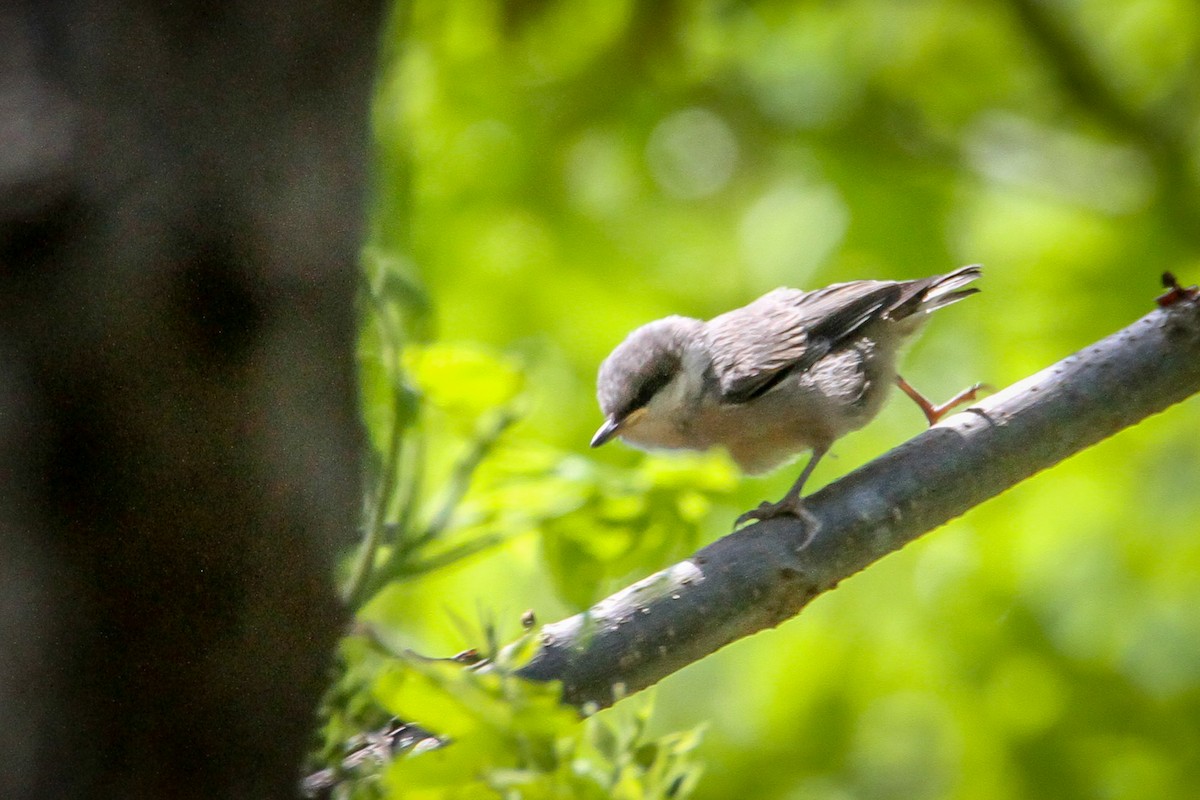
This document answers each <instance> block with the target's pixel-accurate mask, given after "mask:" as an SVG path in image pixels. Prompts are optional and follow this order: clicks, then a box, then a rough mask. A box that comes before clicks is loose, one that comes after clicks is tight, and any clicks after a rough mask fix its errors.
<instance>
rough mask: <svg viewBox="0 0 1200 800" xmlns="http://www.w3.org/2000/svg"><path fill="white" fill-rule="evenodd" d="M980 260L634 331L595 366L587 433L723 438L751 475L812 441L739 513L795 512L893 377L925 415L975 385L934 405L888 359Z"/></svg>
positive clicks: (682, 441) (660, 443) (947, 406)
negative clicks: (596, 418) (778, 481)
mask: <svg viewBox="0 0 1200 800" xmlns="http://www.w3.org/2000/svg"><path fill="white" fill-rule="evenodd" d="M981 270H982V268H981V266H980V265H978V264H972V265H969V266H965V267H960V268H959V269H956V270H954V271H952V272H948V273H946V274H944V275H934V276H931V277H928V278H921V279H918V280H906V281H877V280H858V281H850V282H847V283H835V284H832V285H830V286H826V287H824V288H822V289H815V290H812V291H803V290H800V289H790V288H786V287H783V288H779V289H775V290H774V291H771V292H768V293H767V294H764V295H763V296H762V297H759V298H758V299H757V300H754V301H752V302H751V303H749V304H747V305H745V306H742V307H741V308H737V309H734V310H732V311H729V312H726V313H724V314H721V315H719V316H717V317H714V318H712V319H710V320H707V321H704V320H700V319H694V318H691V317H684V316H669V317H665V318H664V319H659V320H655V321H653V322H649V323H647V324H645V325H642V326H641V327H639V328H637V329H636V330H634V331H633V332H632V333H630V334H629V335H628V336H627V337H626V338H625V340H624V341H622V342H621V343H620V344H619V345H617V347H616V348H615V349H614V350H613V351H612V352H611V353H610V354H609V355H608V357H607V358H605V359H604V361H603V362H602V363H601V365H600V370H599V374H598V376H597V381H596V396H597V400H598V401H599V404H600V409H601V411H602V412H603V414H604V422H603V424H601V425H600V428H599V429H598V430H597V431H596V434H595V435H594V436H593V437H592V440H591V446H592V447H599V446H601V445H603V444H604V443H606V442H608V441H610V440H612V439H613V438H620V439H621V440H622V441H624V442H625V443H627V444H629V445H632V446H633V447H636V448H639V449H643V450H660V449H666V450H678V449H685V450H708V449H711V448H714V447H723V448H724V449H725V450H726V451H728V453H729V455H730V456H731V457H732V458H733V460H734V461H735V462H736V463H737V464H738V466H739V468H740V469H741V470H742V471H743V472H745V473H747V474H751V475H757V474H762V473H765V472H769V471H771V470H774V469H777V468H779V467H780V466H782V465H784V464H786V463H788V462H790V461H792V460H794V459H795V458H797V457H798V456H799V455H800V454H802V453H803V452H804V451H806V450H807V451H811V456H810V458H809V460H808V463H807V464H806V465H805V466H804V469H803V470H802V471H801V473H800V476H799V477H798V478H797V479H796V482H795V483H794V484H793V485H792V487H791V488H790V489H789V490H788V492H787V494H786V495H784V497H783V498H782V499H781V500H779V501H778V502H763V503H762V504H761V505H759V506H758V507H757V508H756V509H753V510H751V511H748V512H746V513H745V514H743V515H741V517H739V518H738V520H737V523H736V525H735V527H736V526H740V525H743V524H745V523H747V522H750V521H752V520H760V521H761V520H767V519H772V518H775V517H779V516H783V515H790V516H794V517H801V518H803V517H804V516H806V512H805V509H804V499H803V495H802V492H803V490H804V485H805V482H806V481H807V480H808V478H809V476H810V475H811V474H812V471H813V469H814V468H815V467H816V466H817V463H818V462H820V460H821V459H822V458H823V457H824V456H825V454H826V453H827V452H829V449H830V447H831V446H832V445H833V443H834V442H835V441H836V440H837V439H839V438H840V437H841V436H843V435H845V434H846V433H849V432H851V431H855V430H858V429H859V428H862V427H863V426H864V425H866V424H867V423H868V422H870V421H871V420H872V419H874V417H875V416H876V414H878V413H879V410H880V409H881V408H882V406H883V403H884V400H885V399H886V398H887V395H888V393H889V392H890V389H891V387H892V386H893V385H896V386H898V387H899V388H900V389H901V390H902V391H903V392H904V394H906V395H907V396H908V397H910V398H912V400H913V401H914V402H915V403H916V404H917V405H918V406H919V407H920V409H921V411H922V412H923V413H924V415H925V418H926V420H927V421H928V423H929V425H931V426H932V425H934V424H936V423H937V422H938V420H940V419H941V418H942V417H943V416H944V415H945V414H946V413H948V412H949V411H950V410H951V409H953V408H955V407H956V406H958V405H960V404H962V403H966V402H970V401H972V400H974V399H975V398H976V396H977V393H978V392H979V391H980V390H981V389H983V388H984V385H983V384H975V385H974V386H971V387H968V388H966V389H964V390H963V391H961V392H959V393H958V394H956V395H954V397H952V398H950V399H949V400H948V401H946V402H945V403H941V404H934V403H932V402H930V401H929V400H928V399H926V398H925V397H924V395H922V394H921V393H920V392H918V391H917V390H916V389H914V388H913V387H912V385H911V384H909V383H908V382H907V381H905V380H904V378H903V377H901V376H900V374H899V372H898V371H897V366H896V362H897V360H898V357H899V352H900V348H901V345H902V344H903V343H904V342H905V341H906V340H908V339H909V338H911V337H912V336H913V335H914V334H915V333H916V332H917V331H918V330H919V329H920V328H921V327H922V325H923V324H924V322H925V320H926V317H928V315H929V314H930V313H932V312H933V311H936V310H937V309H939V308H943V307H945V306H948V305H950V304H951V303H956V302H958V301H959V300H962V299H963V298H965V297H968V296H969V295H972V294H975V293H976V292H978V291H979V290H978V289H977V288H975V287H970V286H968V284H970V283H971V282H972V281H974V280H976V279H977V278H979V277H980V274H981Z"/></svg>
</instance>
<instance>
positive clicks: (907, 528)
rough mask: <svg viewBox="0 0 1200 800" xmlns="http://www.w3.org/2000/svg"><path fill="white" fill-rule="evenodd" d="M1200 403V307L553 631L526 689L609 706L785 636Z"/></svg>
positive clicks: (525, 671)
mask: <svg viewBox="0 0 1200 800" xmlns="http://www.w3.org/2000/svg"><path fill="white" fill-rule="evenodd" d="M1148 299H1149V298H1148ZM1197 391H1200V304H1198V302H1197V301H1196V300H1195V298H1191V299H1184V300H1181V301H1180V302H1178V303H1177V304H1175V305H1173V306H1171V307H1169V308H1165V309H1159V310H1156V311H1154V312H1152V313H1150V314H1149V315H1147V316H1146V317H1144V318H1143V319H1141V320H1139V321H1137V322H1136V323H1134V324H1133V325H1130V326H1129V327H1127V328H1125V329H1124V330H1121V331H1119V332H1117V333H1116V334H1113V335H1112V336H1110V337H1108V338H1106V339H1104V340H1103V341H1101V342H1098V343H1097V344H1095V345H1092V346H1091V347H1088V348H1087V349H1085V350H1082V351H1080V352H1079V353H1076V354H1075V355H1072V356H1070V357H1068V358H1066V359H1064V360H1063V361H1060V362H1059V363H1057V364H1055V365H1053V366H1051V367H1049V368H1047V369H1045V370H1043V371H1042V372H1039V373H1038V374H1036V375H1034V376H1032V377H1030V378H1027V379H1025V380H1023V381H1021V382H1019V383H1017V384H1014V385H1013V386H1010V387H1008V388H1007V389H1005V390H1004V391H1001V392H999V393H997V394H995V395H993V396H991V397H988V398H987V399H985V400H984V401H983V402H980V403H978V404H976V405H974V406H972V407H971V408H969V409H968V410H966V411H965V412H962V413H959V414H956V415H954V416H953V417H950V418H948V419H947V420H945V421H944V422H942V423H941V424H939V425H937V426H935V427H933V428H930V429H929V430H927V431H925V432H924V433H922V434H920V435H919V436H917V437H915V438H914V439H912V440H911V441H909V442H907V443H905V444H903V445H901V446H900V447H897V448H896V449H894V450H892V451H891V452H889V453H887V454H885V455H884V456H882V457H880V458H878V459H876V460H875V461H873V462H871V463H869V464H867V465H866V466H864V467H862V468H861V469H859V470H857V471H855V472H852V473H851V474H849V475H847V476H846V477H844V478H842V479H841V480H839V481H837V482H835V483H833V484H830V485H829V486H827V487H825V488H824V489H822V490H821V491H819V492H817V493H815V494H813V495H811V496H809V497H808V498H807V508H808V511H809V514H810V516H809V518H808V519H803V520H801V519H795V518H786V517H785V518H779V519H774V520H770V521H767V522H763V523H759V524H756V525H753V526H750V527H748V528H746V529H743V530H742V531H740V532H737V533H734V534H731V535H729V536H727V537H725V538H724V539H721V540H720V541H717V542H715V543H714V544H712V545H709V546H708V547H705V548H704V549H702V550H700V551H699V552H698V553H696V554H695V555H694V556H692V557H691V558H689V559H687V560H686V561H683V562H681V563H679V564H676V565H674V566H672V567H670V568H668V569H666V570H663V571H662V572H659V573H657V574H655V575H652V576H650V577H649V578H646V579H645V580H642V581H639V582H638V583H636V584H634V585H633V586H630V587H629V588H627V589H625V590H623V591H621V592H618V593H617V594H615V595H613V596H611V597H609V598H608V599H606V600H603V601H601V602H600V603H598V604H596V605H595V606H594V607H593V608H591V609H590V610H589V611H587V612H585V613H584V614H579V615H576V616H574V617H571V618H569V619H565V620H562V621H559V622H554V623H551V624H548V625H546V626H544V627H543V628H542V630H541V642H540V646H539V648H538V650H537V651H536V653H535V654H534V656H533V658H532V660H531V661H530V662H529V663H528V664H527V665H525V666H524V667H523V668H521V669H520V670H519V671H518V674H520V675H522V676H524V677H527V678H531V679H535V680H560V681H562V682H563V685H564V690H565V696H566V699H567V700H568V701H569V702H571V703H574V704H577V705H584V704H593V703H594V704H597V705H599V706H606V705H609V704H610V703H612V702H613V701H614V699H617V698H619V697H620V696H621V695H623V694H628V693H632V692H636V691H638V690H640V689H643V688H645V687H647V686H650V685H651V684H653V683H655V682H657V681H659V680H660V679H662V678H663V677H665V676H667V675H669V674H671V673H672V672H674V671H675V670H678V669H680V668H681V667H684V666H686V665H688V664H690V663H692V662H693V661H697V660H699V659H701V658H703V657H704V656H706V655H708V654H710V653H712V652H714V651H716V650H717V649H719V648H721V647H723V646H725V645H727V644H729V643H730V642H733V641H735V640H737V639H739V638H741V637H743V636H748V635H750V634H752V633H755V632H757V631H760V630H763V629H764V628H769V627H773V626H776V625H778V624H779V623H781V622H783V621H784V620H787V619H789V618H791V617H792V616H794V615H796V614H797V613H799V612H800V610H801V609H803V608H804V606H805V605H807V604H808V602H809V601H811V600H812V599H813V598H814V597H816V596H817V595H819V594H821V593H822V592H826V591H829V590H830V589H832V588H834V587H835V586H837V585H838V583H839V582H840V581H842V580H844V579H846V578H848V577H849V576H851V575H853V574H854V573H856V572H858V571H859V570H861V569H864V568H865V567H867V566H869V565H870V564H872V563H873V562H875V561H877V560H879V559H880V558H882V557H883V556H885V555H887V554H888V553H890V552H893V551H895V550H898V549H900V548H901V547H903V546H904V545H905V544H907V543H908V542H911V541H912V540H914V539H916V538H917V537H919V536H921V535H922V534H924V533H927V532H929V531H931V530H933V529H934V528H936V527H938V526H940V525H943V524H945V523H946V522H948V521H949V520H951V519H954V518H955V517H957V516H959V515H960V514H962V513H964V512H966V511H967V510H969V509H971V508H972V507H974V506H976V505H979V504H980V503H982V502H984V501H985V500H987V499H988V498H991V497H994V496H996V495H998V494H1000V493H1001V492H1003V491H1004V490H1005V489H1008V488H1009V487H1011V486H1013V485H1015V484H1017V483H1019V482H1020V481H1023V480H1025V479H1026V478H1028V477H1030V476H1032V475H1034V474H1035V473H1037V472H1040V471H1041V470H1043V469H1046V468H1047V467H1050V466H1052V465H1054V464H1056V463H1058V462H1059V461H1061V460H1063V459H1065V458H1067V457H1069V456H1071V455H1072V454H1074V453H1077V452H1079V451H1080V450H1083V449H1084V448H1086V447H1089V446H1091V445H1093V444H1095V443H1097V442H1099V441H1101V440H1103V439H1105V438H1107V437H1109V436H1111V435H1112V434H1114V433H1116V432H1117V431H1119V430H1121V429H1123V428H1126V427H1129V426H1131V425H1134V424H1136V423H1137V422H1139V421H1140V420H1142V419H1144V418H1145V417H1147V416H1149V415H1151V414H1154V413H1157V412H1159V411H1161V410H1163V409H1165V408H1166V407H1168V406H1170V405H1172V404H1173V403H1177V402H1179V401H1180V400H1183V399H1184V398H1186V397H1188V396H1190V395H1192V394H1194V393H1196V392H1197Z"/></svg>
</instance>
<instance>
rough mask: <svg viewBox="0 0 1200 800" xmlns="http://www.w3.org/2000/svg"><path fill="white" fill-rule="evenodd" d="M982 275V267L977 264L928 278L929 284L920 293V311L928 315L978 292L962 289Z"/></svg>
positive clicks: (972, 289)
mask: <svg viewBox="0 0 1200 800" xmlns="http://www.w3.org/2000/svg"><path fill="white" fill-rule="evenodd" d="M982 273H983V267H982V266H981V265H979V264H971V265H970V266H966V267H959V268H958V269H956V270H954V271H953V272H947V273H946V274H945V275H941V276H938V277H936V278H929V279H928V280H929V284H928V286H926V287H925V288H924V291H922V292H921V306H920V308H921V310H922V311H924V312H926V313H928V312H930V311H933V310H934V309H938V308H941V307H942V306H948V305H950V304H951V303H957V302H958V301H959V300H962V299H963V298H964V297H968V296H970V295H973V294H975V293H976V292H978V291H979V290H978V289H975V288H968V289H964V288H963V287H964V286H966V285H967V284H968V283H970V282H971V281H973V280H975V279H976V278H978V277H979V276H980V275H981V274H982Z"/></svg>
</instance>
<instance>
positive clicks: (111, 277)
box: [0, 0, 380, 800]
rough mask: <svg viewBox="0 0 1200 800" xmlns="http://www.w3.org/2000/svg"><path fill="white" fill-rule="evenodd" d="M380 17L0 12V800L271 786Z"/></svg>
mask: <svg viewBox="0 0 1200 800" xmlns="http://www.w3.org/2000/svg"><path fill="white" fill-rule="evenodd" d="M379 22H380V9H379V7H378V3H375V2H344V1H343V2H324V3H322V2H318V3H308V4H297V5H296V6H295V7H294V8H291V7H287V8H285V7H284V6H281V5H280V4H275V3H254V2H245V1H243V2H240V3H238V2H235V3H229V4H225V5H221V4H216V5H212V4H201V3H187V2H176V3H169V4H168V3H163V4H152V3H145V2H141V3H139V2H132V1H131V0H124V2H109V3H83V2H78V3H72V2H44V1H42V0H29V1H28V2H24V3H17V4H12V3H9V4H6V5H5V6H4V7H2V8H0V753H3V762H4V765H5V766H4V767H3V768H0V797H5V798H48V797H54V798H78V797H126V798H166V797H171V798H190V797H195V798H206V800H210V799H211V798H233V797H254V798H270V797H290V796H294V795H295V791H296V790H295V786H296V781H297V776H298V766H299V761H300V759H301V756H302V753H303V751H304V748H305V746H306V743H307V737H308V731H309V728H310V726H311V719H312V710H313V707H314V704H315V702H316V700H317V698H318V696H319V693H320V691H321V688H322V683H323V678H324V674H325V671H326V668H327V663H328V658H329V653H330V649H331V646H332V644H333V642H334V640H335V638H336V635H337V631H338V627H339V622H340V619H341V614H342V612H341V609H340V608H339V606H338V603H337V602H336V600H335V595H334V593H333V590H332V586H331V582H330V575H331V563H332V557H333V554H334V552H335V551H336V549H337V548H339V547H340V546H342V545H344V544H345V543H346V542H348V541H349V540H350V538H351V537H352V536H353V534H354V530H355V525H356V516H357V512H358V495H359V492H358V479H357V472H358V444H359V442H358V429H357V423H356V412H355V383H354V359H353V342H354V328H353V325H354V319H353V307H354V306H353V299H354V292H355V281H356V274H357V270H356V260H357V250H358V246H359V240H360V231H361V207H362V198H363V195H364V180H363V175H364V169H363V168H364V164H365V161H366V152H367V142H368V137H367V124H366V123H367V110H368V101H369V89H370V83H371V77H372V73H373V66H374V58H375V50H376V40H377V36H378V30H379Z"/></svg>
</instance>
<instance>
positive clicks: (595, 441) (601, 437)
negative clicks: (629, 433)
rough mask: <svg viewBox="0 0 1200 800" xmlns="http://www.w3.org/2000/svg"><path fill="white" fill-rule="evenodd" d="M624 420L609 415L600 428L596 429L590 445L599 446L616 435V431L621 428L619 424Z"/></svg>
mask: <svg viewBox="0 0 1200 800" xmlns="http://www.w3.org/2000/svg"><path fill="white" fill-rule="evenodd" d="M624 421H625V420H623V419H617V418H616V417H609V418H608V419H606V420H604V424H603V425H601V426H600V430H598V431H596V435H595V436H593V437H592V447H599V446H600V445H602V444H604V443H605V442H607V441H608V440H609V439H611V438H613V437H614V436H616V435H617V432H618V431H619V430H621V424H622V423H623V422H624Z"/></svg>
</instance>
